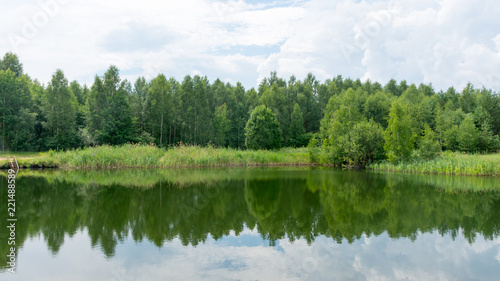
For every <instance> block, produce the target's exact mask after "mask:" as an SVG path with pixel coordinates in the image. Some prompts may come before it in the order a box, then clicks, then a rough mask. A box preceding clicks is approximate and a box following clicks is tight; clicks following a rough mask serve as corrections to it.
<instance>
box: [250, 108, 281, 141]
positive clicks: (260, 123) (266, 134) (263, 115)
mask: <svg viewBox="0 0 500 281" xmlns="http://www.w3.org/2000/svg"><path fill="white" fill-rule="evenodd" d="M245 136H246V141H245V145H246V146H247V148H249V149H276V148H280V147H281V130H280V125H279V123H278V120H277V119H276V115H275V114H274V113H273V112H272V111H271V110H270V109H269V108H267V107H266V106H265V105H261V106H258V107H256V108H255V109H254V110H253V111H252V114H250V118H249V119H248V122H247V125H246V127H245Z"/></svg>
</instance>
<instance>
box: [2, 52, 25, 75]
mask: <svg viewBox="0 0 500 281" xmlns="http://www.w3.org/2000/svg"><path fill="white" fill-rule="evenodd" d="M7 69H10V71H12V72H13V73H14V74H15V75H16V77H21V75H23V64H22V63H21V62H20V61H19V57H18V56H17V55H16V54H14V53H6V54H5V55H4V57H3V59H2V60H0V70H7Z"/></svg>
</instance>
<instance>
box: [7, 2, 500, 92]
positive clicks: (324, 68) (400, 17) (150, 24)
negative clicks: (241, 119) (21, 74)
mask: <svg viewBox="0 0 500 281" xmlns="http://www.w3.org/2000/svg"><path fill="white" fill-rule="evenodd" d="M499 14H500V5H498V4H497V1H494V0H491V1H486V0H483V1H466V0H440V1H438V0H418V1H417V0H407V1H375V0H371V1H352V0H351V1H348V0H341V1H326V0H309V1H305V0H277V1H261V0H252V1H250V0H248V1H242V0H240V1H209V0H185V1H160V0H142V1H133V0H122V1H118V0H108V1H97V0H40V1H29V0H20V1H8V2H7V1H2V3H1V4H0V25H1V26H2V28H1V29H0V53H2V54H3V53H5V52H8V51H13V52H15V53H17V54H18V55H19V56H20V59H21V61H22V62H23V64H24V68H25V71H26V72H27V73H28V74H30V75H31V76H32V77H34V78H38V79H39V80H41V81H42V82H44V83H46V82H47V81H49V79H50V77H51V75H52V74H53V73H54V72H55V70H56V69H58V68H60V69H62V70H63V71H64V72H65V74H66V76H67V77H68V79H69V80H78V81H79V82H81V83H91V82H92V81H93V76H94V75H95V74H101V73H103V72H104V71H105V70H106V69H107V68H108V67H109V65H111V64H114V65H116V66H117V67H118V68H119V69H120V70H121V74H122V78H126V79H129V80H131V81H132V82H133V81H135V79H137V77H139V76H145V77H147V78H148V79H151V78H153V77H155V76H156V75H157V74H158V73H164V74H165V75H166V76H169V77H175V78H176V79H178V80H182V78H183V77H184V76H185V75H187V74H190V75H195V74H200V75H206V76H207V77H208V78H209V79H210V80H211V81H213V80H215V79H216V78H220V79H222V80H223V81H226V82H230V83H236V82H238V81H239V82H242V83H243V85H244V86H245V87H246V88H247V89H248V88H251V87H255V86H256V85H258V83H259V82H260V81H261V80H262V79H263V78H264V77H267V76H268V75H269V73H270V72H271V71H277V72H278V75H279V76H282V77H285V78H288V77H289V76H290V75H295V76H297V78H299V79H302V78H304V77H305V76H306V74H307V73H308V72H312V73H313V74H314V75H316V77H317V78H318V79H319V80H322V81H324V80H325V79H328V78H332V77H334V76H337V75H342V76H344V77H351V78H361V79H362V80H366V79H370V80H372V81H379V82H380V83H382V84H385V83H386V82H387V81H388V80H389V79H391V78H394V79H396V80H402V79H405V80H407V81H409V82H411V83H421V82H424V83H432V84H433V85H434V87H435V88H436V89H437V90H439V89H446V88H447V87H448V86H455V87H457V88H458V89H462V88H463V87H464V86H465V85H466V83H467V82H469V81H470V82H472V83H474V84H475V85H476V86H477V87H482V86H485V87H487V88H492V89H494V90H495V91H500V17H498V15H499Z"/></svg>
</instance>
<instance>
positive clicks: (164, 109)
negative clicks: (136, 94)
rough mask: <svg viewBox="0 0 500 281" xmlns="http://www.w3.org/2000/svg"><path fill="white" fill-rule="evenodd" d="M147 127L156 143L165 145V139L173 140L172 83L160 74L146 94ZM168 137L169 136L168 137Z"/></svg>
mask: <svg viewBox="0 0 500 281" xmlns="http://www.w3.org/2000/svg"><path fill="white" fill-rule="evenodd" d="M145 104H146V109H145V111H146V119H147V126H146V127H147V128H149V130H150V132H151V136H152V137H154V138H156V139H157V141H156V143H157V144H159V145H160V146H163V143H164V141H165V139H167V140H168V142H169V143H170V141H171V129H172V126H171V120H172V116H171V113H172V107H173V99H172V85H171V84H170V82H169V81H168V80H167V78H166V77H165V76H164V75H163V74H160V75H158V76H157V77H156V78H155V79H153V81H151V87H150V88H149V91H148V93H147V96H146V102H145ZM167 137H168V138H167Z"/></svg>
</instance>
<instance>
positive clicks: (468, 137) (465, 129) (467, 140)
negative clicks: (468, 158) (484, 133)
mask: <svg viewBox="0 0 500 281" xmlns="http://www.w3.org/2000/svg"><path fill="white" fill-rule="evenodd" d="M457 143H458V149H459V150H460V151H464V152H474V151H478V150H479V147H478V146H479V130H478V129H477V128H476V125H475V124H474V119H473V117H472V115H467V116H466V117H465V119H464V120H463V121H462V123H461V124H460V127H459V128H458V133H457Z"/></svg>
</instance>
